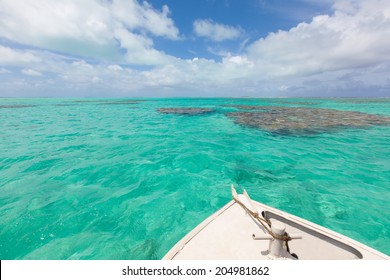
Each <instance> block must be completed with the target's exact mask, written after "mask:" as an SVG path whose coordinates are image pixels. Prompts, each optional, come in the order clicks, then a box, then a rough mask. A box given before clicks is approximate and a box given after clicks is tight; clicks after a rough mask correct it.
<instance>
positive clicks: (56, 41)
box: [0, 0, 390, 96]
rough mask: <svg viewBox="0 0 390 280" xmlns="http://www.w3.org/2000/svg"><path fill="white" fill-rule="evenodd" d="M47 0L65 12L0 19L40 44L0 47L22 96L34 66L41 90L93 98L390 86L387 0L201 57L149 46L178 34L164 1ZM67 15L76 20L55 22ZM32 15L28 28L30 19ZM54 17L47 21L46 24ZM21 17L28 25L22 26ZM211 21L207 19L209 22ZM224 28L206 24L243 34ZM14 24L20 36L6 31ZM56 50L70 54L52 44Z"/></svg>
mask: <svg viewBox="0 0 390 280" xmlns="http://www.w3.org/2000/svg"><path fill="white" fill-rule="evenodd" d="M302 1H314V0H302ZM15 2H16V3H21V2H20V1H16V0H15ZM30 2H31V3H30ZM56 2H58V3H56ZM13 3H14V2H13V1H12V2H11V1H9V2H8V1H0V16H2V15H4V14H7V13H8V14H12V12H10V10H7V9H6V10H4V9H3V8H4V7H5V6H6V5H11V6H12V5H13ZM34 3H40V4H42V3H43V0H36V1H27V2H26V6H27V10H29V11H30V12H31V13H32V14H34V11H35V10H34V9H32V8H31V7H33V6H34V5H35V4H34ZM50 3H51V4H49V5H52V6H53V7H52V8H53V9H54V11H53V14H56V11H55V5H59V6H61V5H63V6H61V7H62V8H61V9H62V13H58V15H57V16H58V17H63V19H61V20H59V19H54V18H55V17H56V16H53V17H54V18H53V19H51V18H50V17H51V15H47V16H48V17H49V19H47V18H46V19H45V18H40V17H38V15H39V12H38V11H35V14H36V17H37V18H36V21H33V18H32V16H31V15H28V12H25V11H24V10H21V15H14V16H15V17H16V19H18V20H20V22H21V24H20V25H18V26H13V24H16V22H17V21H15V19H13V21H10V19H9V18H8V17H1V18H2V20H0V34H5V35H4V37H6V38H8V40H14V41H16V42H19V43H22V44H27V45H34V46H37V47H42V48H44V49H46V50H42V49H39V48H33V47H28V48H26V49H24V50H22V49H15V48H12V47H11V46H10V45H9V46H2V45H0V66H4V68H0V72H1V71H3V70H2V69H5V71H8V68H9V69H12V71H13V73H12V74H10V75H2V76H1V77H0V79H2V80H1V81H2V84H6V85H7V87H8V88H10V89H16V88H19V89H20V93H21V94H26V92H29V90H30V84H29V83H28V82H29V80H28V78H27V77H25V76H23V75H34V74H35V78H34V82H35V80H36V82H37V84H40V85H41V86H40V89H44V87H45V86H46V87H48V88H50V87H51V89H52V90H47V92H55V93H56V94H57V93H58V94H60V93H62V94H64V95H66V91H68V92H70V93H72V94H74V95H77V94H78V93H79V94H82V95H84V94H89V95H91V96H94V95H95V96H96V95H99V94H100V95H104V94H110V93H113V94H114V93H115V94H116V95H132V94H135V95H141V94H146V93H148V92H149V93H154V94H159V93H160V90H161V89H164V92H167V91H170V92H171V93H172V95H173V94H175V95H186V94H189V93H196V94H199V95H202V94H203V95H222V96H223V95H224V96H226V95H235V96H242V95H257V96H280V95H281V94H283V95H285V96H288V95H289V94H290V95H294V96H299V95H302V96H304V95H305V94H306V95H316V93H323V94H324V93H325V94H329V95H332V94H333V95H335V93H338V92H344V93H345V94H353V91H355V90H357V89H359V88H360V89H361V91H364V90H367V91H368V90H371V91H373V90H375V91H376V92H385V93H386V92H387V95H388V89H389V88H390V80H389V78H388V77H389V75H388V73H390V41H389V40H388V38H390V2H389V1H384V0H371V1H368V0H360V1H357V0H356V1H355V2H354V5H353V6H352V7H349V6H346V5H345V4H344V3H345V1H343V0H337V1H336V3H335V5H334V13H333V14H332V15H321V16H317V17H314V18H313V19H312V20H311V21H310V22H307V23H301V24H298V25H297V26H296V27H294V28H292V29H290V30H287V31H279V32H276V33H271V34H269V35H268V36H267V37H265V38H261V39H258V40H257V41H255V42H252V43H251V44H246V45H245V46H243V47H242V50H241V51H240V53H234V54H232V53H230V52H229V51H226V52H219V53H218V56H220V57H221V59H220V60H219V61H214V60H211V59H205V58H202V57H196V58H193V59H188V60H184V59H180V58H176V57H173V56H170V55H167V54H165V53H164V52H163V51H160V50H157V49H156V48H155V46H154V42H153V36H164V37H166V38H169V39H173V40H177V39H179V35H178V32H177V30H176V31H175V29H176V28H175V27H174V25H173V22H172V20H171V19H170V18H169V9H168V8H167V7H165V8H164V7H163V8H162V10H161V11H158V10H155V9H154V8H152V7H151V6H150V4H147V3H144V4H138V2H136V1H124V0H122V1H118V0H117V1H105V2H104V1H90V0H86V1H85V2H84V1H80V2H77V3H80V4H79V5H82V6H79V7H78V8H77V9H76V6H74V9H73V8H72V5H76V4H75V3H76V2H75V1H61V3H60V2H59V1H50ZM64 5H65V6H64ZM66 5H68V6H66ZM88 5H90V6H88ZM36 6H38V4H37V5H36ZM95 6H96V7H95ZM66 7H67V9H66ZM80 7H83V9H81V10H80ZM61 9H60V10H61ZM137 9H138V11H137ZM43 10H45V8H43ZM5 11H6V12H5ZM93 11H94V12H93ZM42 15H46V13H45V12H43V13H42ZM126 15H131V16H128V17H126ZM151 15H153V16H151ZM30 16H31V18H29V17H30ZM90 16H91V17H90ZM83 17H85V19H86V20H85V22H84V21H83V20H82V18H83ZM3 18H4V20H3ZM65 19H72V20H74V22H73V23H64V26H61V27H58V26H56V24H60V23H61V22H62V21H63V20H65ZM30 20H31V21H33V22H32V23H31V24H32V25H33V26H29V25H28V24H27V23H28V22H29V21H30ZM39 21H41V22H39ZM151 22H160V25H161V26H160V27H153V26H152V25H151ZM50 23H51V24H52V26H47V25H48V24H49V25H50ZM206 23H207V22H206ZM23 25H26V30H22V27H19V26H23ZM217 25H218V24H216V23H213V22H211V29H213V28H215V27H216V26H217ZM57 27H58V28H59V30H60V31H58V30H57ZM225 27H226V26H225ZM39 28H42V33H39V32H38V29H39ZM222 29H223V31H217V28H215V29H214V31H209V33H207V32H206V31H205V30H206V29H204V30H203V31H204V32H205V34H209V37H208V38H209V39H212V38H213V39H212V40H216V41H218V40H223V39H222V38H227V37H229V36H230V37H231V38H233V37H234V36H240V35H241V34H242V33H240V32H243V31H237V32H238V33H236V34H239V35H234V36H233V35H229V36H228V35H227V34H228V33H229V32H228V30H229V28H227V29H224V28H222ZM233 29H234V28H233ZM17 30H18V31H19V32H21V34H14V33H12V32H10V31H17ZM8 31H9V32H10V33H12V34H11V35H10V34H8V33H7V32H8ZM29 32H32V33H31V34H35V35H36V37H35V36H33V35H30V33H29ZM233 33H234V32H233ZM61 34H62V35H61ZM151 34H152V35H151ZM12 36H14V37H12ZM205 36H206V35H205ZM33 37H34V38H33ZM217 38H219V39H218V40H217ZM24 40H25V41H24ZM19 46H20V45H19ZM50 46H52V47H50ZM56 46H57V47H56ZM19 48H20V47H19ZM61 48H64V50H66V51H67V52H68V54H66V53H65V54H63V55H59V54H58V53H57V52H55V51H58V50H61ZM47 49H49V51H48V50H47ZM76 49H78V50H76ZM50 50H51V51H50ZM80 50H83V51H84V55H82V54H83V53H81V51H80ZM75 54H79V55H81V57H80V56H77V55H75ZM90 57H93V58H94V59H90ZM101 57H105V58H106V59H99V58H101ZM119 58H120V59H119ZM119 64H120V65H119ZM133 64H137V65H146V67H134V65H133ZM8 66H10V67H8ZM11 67H12V68H11ZM3 72H4V71H3ZM15 73H19V76H16V75H17V74H15ZM20 73H22V74H23V75H21V74H20ZM10 76H12V78H10ZM15 77H16V78H15ZM48 77H50V79H49V78H48ZM49 80H50V81H51V83H50V84H49V83H48V82H47V81H49ZM54 89H55V90H54ZM385 89H387V91H385ZM31 90H32V89H31ZM9 91H10V92H13V91H12V90H9ZM318 95H321V94H318Z"/></svg>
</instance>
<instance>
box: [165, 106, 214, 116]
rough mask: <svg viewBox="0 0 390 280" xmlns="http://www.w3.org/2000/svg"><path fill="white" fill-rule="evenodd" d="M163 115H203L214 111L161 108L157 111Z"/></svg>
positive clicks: (206, 109) (208, 109)
mask: <svg viewBox="0 0 390 280" xmlns="http://www.w3.org/2000/svg"><path fill="white" fill-rule="evenodd" d="M157 111H158V112H159V113H162V114H176V115H189V116H194V115H203V114H210V113H214V112H215V110H214V109H210V108H159V109H157Z"/></svg>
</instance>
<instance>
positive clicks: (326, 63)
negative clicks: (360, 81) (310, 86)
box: [247, 0, 390, 75]
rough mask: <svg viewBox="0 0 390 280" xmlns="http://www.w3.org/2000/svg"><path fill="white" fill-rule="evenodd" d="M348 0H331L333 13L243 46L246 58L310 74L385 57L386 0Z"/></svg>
mask: <svg viewBox="0 0 390 280" xmlns="http://www.w3.org/2000/svg"><path fill="white" fill-rule="evenodd" d="M349 2H351V1H345V0H339V1H336V3H335V5H334V8H335V12H334V14H332V15H320V16H316V17H314V18H313V19H312V20H311V22H309V23H305V22H303V23H300V24H298V25H297V26H296V27H294V28H292V29H290V30H288V31H278V32H276V33H271V34H269V35H268V36H267V37H266V38H261V39H259V40H257V41H256V42H254V43H253V44H252V45H250V46H249V47H248V49H247V54H248V57H249V59H251V60H253V61H256V63H257V64H258V65H259V67H260V68H262V69H263V70H264V71H265V72H267V73H269V74H271V75H272V74H273V75H312V74H316V73H322V72H327V71H337V70H342V69H352V68H357V67H369V66H373V65H375V64H378V63H381V62H382V61H384V60H389V59H390V41H389V40H388V38H390V2H389V1H386V0H373V1H368V0H360V1H357V0H356V1H352V2H353V3H352V4H350V3H349ZM346 3H349V5H347V4H346Z"/></svg>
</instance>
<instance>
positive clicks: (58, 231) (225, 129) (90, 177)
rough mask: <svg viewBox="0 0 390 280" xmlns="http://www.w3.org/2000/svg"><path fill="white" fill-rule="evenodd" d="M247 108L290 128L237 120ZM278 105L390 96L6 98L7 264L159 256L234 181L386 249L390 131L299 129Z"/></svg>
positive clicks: (219, 201) (364, 109) (389, 104)
mask: <svg viewBox="0 0 390 280" xmlns="http://www.w3.org/2000/svg"><path fill="white" fill-rule="evenodd" d="M240 106H241V107H240ZM245 106H272V107H273V108H276V109H275V110H276V111H272V112H271V113H270V114H269V115H270V116H274V115H275V116H276V119H277V121H274V123H276V124H279V123H283V124H284V127H281V128H280V129H278V128H279V127H276V128H275V127H272V128H270V129H268V128H267V127H265V128H264V127H263V128H262V127H261V126H260V127H259V126H257V127H256V126H253V124H252V125H245V121H248V120H247V119H242V120H241V122H238V121H237V118H236V119H235V118H232V117H231V115H229V113H232V112H233V113H237V112H240V111H241V110H249V109H250V108H249V107H247V108H246V107H245ZM280 107H288V108H296V107H299V108H309V109H310V108H320V109H335V110H339V111H343V112H345V116H346V118H348V113H349V112H351V111H354V112H355V111H356V112H361V113H365V114H375V115H378V116H382V117H386V116H387V117H390V99H249V98H243V99H228V98H226V99H190V98H187V99H102V98H100V99H55V98H53V99H5V98H3V99H0V217H1V218H0V259H59V260H63V259H103V260H107V259H116V260H123V259H161V258H162V257H163V256H164V254H165V253H166V252H167V251H168V250H169V249H170V248H171V247H172V246H173V245H174V244H175V243H176V242H177V241H179V240H180V239H181V238H182V237H183V236H184V235H185V234H186V233H188V232H189V231H190V230H191V229H193V228H194V227H195V226H196V225H197V224H198V223H200V222H201V221H202V220H204V219H205V218H207V217H208V216H209V215H211V214H212V213H213V212H215V211H216V210H218V209H219V208H220V207H222V206H223V205H225V204H226V203H228V202H229V201H230V200H231V194H230V184H235V185H236V186H239V189H240V188H245V189H246V190H247V191H248V193H249V194H250V195H251V197H252V198H253V199H255V200H258V201H260V202H262V203H266V204H269V205H271V206H273V207H277V208H280V209H282V210H285V211H288V212H290V213H292V214H294V215H297V216H300V217H302V218H305V219H308V220H310V221H312V222H314V223H317V224H320V225H322V226H325V227H328V228H330V229H332V230H335V231H337V232H339V233H342V234H344V235H346V236H349V237H351V238H354V239H356V240H358V241H360V242H362V243H364V244H367V245H369V246H371V247H373V248H375V249H377V250H379V251H381V252H383V253H386V254H388V255H390V125H369V126H354V125H351V126H348V125H345V123H344V124H342V125H340V126H336V127H335V126H332V127H328V126H327V124H329V123H331V122H332V121H334V120H329V118H331V117H332V114H330V115H329V114H325V115H324V116H325V117H322V116H320V117H319V118H317V123H316V124H312V123H310V125H312V126H315V127H314V128H313V129H311V127H307V126H305V130H302V129H300V128H301V127H302V123H300V124H299V126H295V124H296V123H294V121H295V119H291V118H290V119H289V120H290V121H291V123H289V122H288V121H286V118H287V119H288V118H289V116H285V115H284V116H283V114H286V112H287V113H288V112H290V111H285V110H282V111H277V110H280ZM161 108H176V109H174V110H172V109H170V110H165V111H164V110H161ZM177 108H207V109H210V110H204V111H201V110H200V111H199V112H197V111H196V110H189V111H187V112H181V111H180V110H178V109H177ZM278 108H279V109H278ZM252 109H253V108H252ZM258 109H259V110H260V111H262V110H264V108H262V107H258ZM175 110H176V111H175ZM300 112H301V111H300ZM304 112H305V111H304ZM307 112H308V113H307V114H306V116H310V113H313V110H312V111H310V110H309V111H307ZM319 112H320V113H321V112H327V111H319ZM331 112H333V111H331ZM339 113H340V112H339ZM343 114H344V113H343ZM365 114H362V115H365ZM300 117H301V116H298V117H297V116H294V118H300ZM333 117H337V118H338V119H342V118H343V117H342V116H340V114H338V115H337V116H333ZM280 118H282V120H281V121H280V122H279V120H280ZM283 118H284V119H283ZM327 118H328V119H327ZM354 118H355V121H356V116H354ZM358 118H360V115H359V116H358ZM305 120H306V121H307V120H308V118H306V119H305ZM260 121H261V120H260ZM357 121H360V120H357ZM286 122H287V123H288V124H287V127H286ZM318 122H323V123H322V124H321V123H320V124H319V123H318Z"/></svg>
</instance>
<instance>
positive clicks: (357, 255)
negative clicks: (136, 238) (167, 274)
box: [163, 195, 390, 260]
mask: <svg viewBox="0 0 390 280" xmlns="http://www.w3.org/2000/svg"><path fill="white" fill-rule="evenodd" d="M238 198H239V199H240V200H241V201H243V202H244V203H245V204H248V203H247V201H248V200H247V199H248V198H249V197H248V196H246V197H245V196H244V195H238ZM249 204H250V205H248V207H249V208H252V209H253V208H254V209H253V210H255V211H257V212H258V213H259V214H264V215H265V216H266V217H267V218H268V219H270V221H271V223H275V222H276V221H278V222H281V223H283V224H285V226H286V232H287V233H289V234H290V235H294V236H298V237H299V239H293V240H291V241H289V242H288V244H289V249H290V252H291V254H293V253H295V254H296V256H297V258H298V259H300V260H343V259H378V260H380V259H382V260H383V259H390V257H389V256H387V255H385V254H382V253H380V252H378V251H376V250H374V249H372V248H370V247H368V246H366V245H363V244H362V243H359V242H357V241H355V240H353V239H350V238H348V237H346V236H343V235H341V234H338V233H336V232H334V231H331V230H329V229H326V228H324V227H321V226H319V225H316V224H314V223H311V222H309V221H307V220H304V219H301V218H299V217H296V216H294V215H291V214H288V213H285V212H283V211H280V210H278V209H275V208H272V207H269V206H267V205H265V204H262V203H259V202H256V201H250V202H249ZM253 235H260V236H264V235H267V232H266V231H265V229H264V226H263V225H261V224H260V223H259V222H258V221H257V220H256V219H254V218H253V216H252V215H250V214H249V212H248V210H246V209H244V208H243V207H242V205H240V204H238V203H237V202H236V201H235V200H233V201H231V202H229V203H228V204H227V205H225V206H224V207H223V208H221V209H220V210H219V211H217V212H216V213H214V214H213V215H211V216H210V217H209V218H207V219H206V220H205V221H203V222H202V223H201V224H199V225H198V226H197V227H196V228H195V229H193V230H192V231H191V232H190V233H188V234H187V235H186V236H185V237H184V238H183V239H182V240H180V241H179V242H178V243H177V244H176V245H175V246H174V247H173V248H172V249H171V250H170V251H169V252H168V253H167V254H166V255H165V256H164V258H163V259H177V260H179V259H184V260H185V259H187V260H229V259H230V260H231V259H235V260H258V259H274V257H272V256H271V254H270V240H269V239H272V238H270V236H269V238H268V240H267V239H264V240H255V239H254V238H253ZM283 252H284V253H283V255H282V256H280V257H279V258H280V259H294V258H295V257H292V256H291V255H290V254H289V253H287V251H286V249H285V248H284V249H283ZM294 256H295V255H294Z"/></svg>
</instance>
